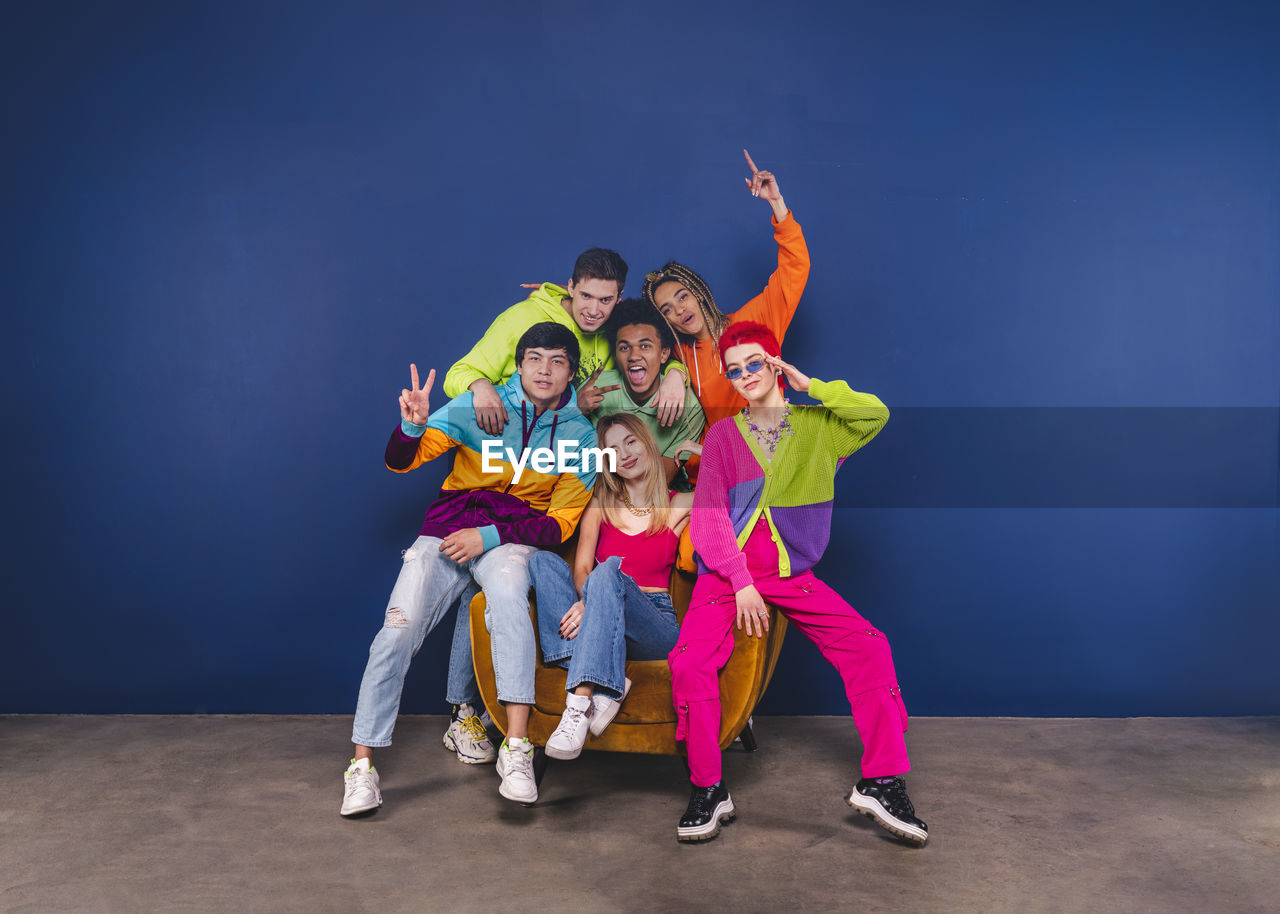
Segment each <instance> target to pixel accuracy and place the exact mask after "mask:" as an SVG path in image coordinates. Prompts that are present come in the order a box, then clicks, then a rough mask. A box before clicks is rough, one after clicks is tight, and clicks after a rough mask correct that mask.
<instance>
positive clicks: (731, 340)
mask: <svg viewBox="0 0 1280 914" xmlns="http://www.w3.org/2000/svg"><path fill="white" fill-rule="evenodd" d="M743 343H756V344H758V345H759V346H760V348H761V349H763V350H764V351H765V354H766V355H772V356H781V355H782V347H781V346H779V345H778V338H777V337H776V336H774V335H773V331H772V330H770V329H769V328H768V327H766V326H765V325H764V324H761V323H758V322H756V321H736V322H735V323H732V324H730V325H729V326H728V327H726V328H725V330H724V333H722V334H720V343H719V347H720V366H721V367H722V368H725V367H728V366H727V365H726V364H725V360H724V354H725V353H726V352H728V351H729V350H730V349H732V348H733V347H734V346H741V345H742V344H743ZM786 389H787V383H786V381H785V380H784V375H783V374H782V373H781V372H779V373H778V390H786Z"/></svg>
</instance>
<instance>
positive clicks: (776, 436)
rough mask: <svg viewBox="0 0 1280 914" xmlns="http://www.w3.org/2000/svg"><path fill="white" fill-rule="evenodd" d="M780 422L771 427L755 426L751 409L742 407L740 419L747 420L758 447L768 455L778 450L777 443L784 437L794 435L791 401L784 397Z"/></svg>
mask: <svg viewBox="0 0 1280 914" xmlns="http://www.w3.org/2000/svg"><path fill="white" fill-rule="evenodd" d="M782 404H783V406H782V421H781V422H779V423H778V424H777V425H774V426H771V427H762V426H759V425H756V424H755V422H754V421H752V419H751V407H750V406H744V407H742V417H743V418H744V419H746V420H747V425H748V426H749V427H750V428H751V433H752V434H753V435H755V436H756V440H757V441H758V442H760V447H761V448H763V449H764V450H766V451H768V452H769V454H770V455H772V454H773V453H774V451H776V450H777V449H778V442H779V441H781V440H782V437H783V436H784V435H790V434H793V433H794V431H795V430H794V429H793V428H792V427H791V423H790V422H789V421H788V420H789V419H790V418H791V401H790V400H788V399H787V398H786V397H783V398H782Z"/></svg>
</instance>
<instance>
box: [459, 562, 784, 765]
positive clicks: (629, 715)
mask: <svg viewBox="0 0 1280 914" xmlns="http://www.w3.org/2000/svg"><path fill="white" fill-rule="evenodd" d="M695 579H696V578H695V576H694V575H692V574H688V573H686V572H683V571H679V570H677V569H672V572H671V600H672V603H673V604H674V605H675V608H676V615H677V617H678V618H680V619H682V620H683V618H684V613H685V610H687V609H688V608H689V597H690V596H691V594H692V593H693V583H694V581H695ZM535 599H536V596H535V597H533V598H531V599H530V600H529V604H530V617H531V622H532V624H533V628H534V631H535V632H536V631H537V629H538V624H537V616H536V613H537V607H536V604H535V602H534V601H535ZM484 608H485V602H484V593H483V592H482V593H479V594H477V595H476V597H475V598H474V599H473V600H472V601H471V607H470V613H471V656H472V661H473V662H474V664H475V671H476V680H477V681H478V682H479V684H480V695H481V697H482V698H483V700H484V705H485V707H486V708H487V709H488V710H489V716H490V717H492V718H493V722H494V723H495V724H496V725H497V726H498V728H499V729H500V730H501V731H502V732H503V733H504V734H505V733H506V732H507V714H506V709H505V708H504V707H503V706H502V705H500V704H499V703H498V690H497V685H496V682H495V680H494V675H493V654H492V652H491V649H490V639H489V631H488V629H487V628H486V627H485V623H484ZM786 631H787V621H786V617H785V616H783V615H782V614H781V613H779V612H778V611H777V609H776V608H774V607H772V606H770V607H769V632H768V633H767V634H766V635H765V636H764V637H762V638H755V637H752V636H750V635H747V634H744V633H743V632H741V631H737V630H736V629H735V631H734V637H735V643H734V648H733V656H732V657H730V658H729V662H728V663H727V664H726V665H725V668H724V669H723V670H721V671H720V702H721V709H722V710H721V722H720V748H722V749H724V748H727V747H728V746H729V745H730V744H731V743H732V742H733V741H734V739H735V738H737V737H738V735H739V734H742V738H743V745H744V746H745V747H746V748H747V749H754V748H755V742H754V739H753V737H752V734H751V731H750V729H749V728H748V727H747V723H748V721H749V720H750V718H751V712H752V711H753V710H754V709H755V706H756V704H757V702H759V701H760V699H761V697H762V696H763V695H764V690H765V689H766V688H767V687H768V685H769V679H770V678H771V677H772V676H773V668H774V666H775V665H776V664H777V662H778V654H779V653H780V652H781V651H782V639H783V637H784V636H785V635H786ZM626 675H627V678H628V679H630V680H631V692H630V694H628V696H627V700H626V701H624V702H623V703H622V708H621V709H620V710H619V711H618V716H617V717H615V718H614V720H613V723H612V724H610V725H609V729H607V730H605V732H604V733H603V734H601V735H600V736H590V737H588V738H587V744H586V747H585V748H587V749H603V750H605V751H606V752H647V753H651V754H655V755H675V754H677V753H678V752H679V751H680V750H679V748H678V747H677V745H676V712H675V707H674V706H673V704H672V701H671V670H670V669H669V668H668V666H667V661H666V660H628V661H627V673H626ZM566 676H567V673H566V671H565V670H564V669H562V668H561V667H558V666H546V665H544V664H543V662H542V651H541V647H539V649H538V663H537V667H536V671H535V674H534V684H535V688H534V707H533V708H532V709H531V711H530V715H529V738H530V739H531V740H532V741H533V743H534V744H535V745H537V746H545V745H546V742H547V738H548V737H550V736H551V733H552V731H554V730H555V728H556V726H557V725H558V724H559V723H560V715H561V714H563V713H564V698H565V690H564V687H565V682H566Z"/></svg>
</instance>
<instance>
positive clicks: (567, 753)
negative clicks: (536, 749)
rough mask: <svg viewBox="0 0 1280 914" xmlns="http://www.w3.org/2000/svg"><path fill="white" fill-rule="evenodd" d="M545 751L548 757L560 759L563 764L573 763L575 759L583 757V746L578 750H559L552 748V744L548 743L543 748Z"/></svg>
mask: <svg viewBox="0 0 1280 914" xmlns="http://www.w3.org/2000/svg"><path fill="white" fill-rule="evenodd" d="M543 751H544V752H546V753H547V755H548V756H550V757H551V758H558V759H560V761H562V762H569V761H572V760H573V759H576V758H577V757H578V756H580V755H582V747H581V746H579V747H578V748H577V749H558V748H556V747H554V746H552V745H551V744H550V743H547V745H546V746H545V747H543Z"/></svg>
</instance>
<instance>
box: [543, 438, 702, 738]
mask: <svg viewBox="0 0 1280 914" xmlns="http://www.w3.org/2000/svg"><path fill="white" fill-rule="evenodd" d="M596 437H597V438H598V439H599V441H600V446H601V447H604V448H612V449H613V451H614V453H615V454H616V455H617V460H616V463H615V465H614V468H613V469H612V470H611V469H610V467H609V464H608V461H606V462H605V465H604V467H603V468H602V469H601V472H600V474H599V476H598V477H597V478H596V486H595V491H594V494H593V496H592V499H591V502H590V504H588V505H587V509H586V511H585V512H583V515H582V520H581V521H580V522H579V524H578V551H577V554H576V557H575V559H574V563H573V568H572V569H570V568H569V564H568V563H567V562H566V561H565V560H564V559H562V558H560V556H558V555H556V554H555V553H554V552H537V553H535V554H534V555H533V556H532V558H531V559H530V561H529V579H530V582H531V583H532V584H533V588H534V590H535V592H536V594H537V598H538V599H537V602H538V635H539V638H540V640H541V643H542V656H543V660H544V661H545V662H547V663H554V664H558V665H560V666H565V667H567V668H568V670H569V676H568V679H567V681H566V686H565V688H566V691H567V692H568V695H567V696H566V697H565V710H564V715H563V717H561V719H560V725H559V726H558V727H557V728H556V730H555V732H554V733H552V734H551V737H550V739H548V740H547V755H549V756H551V757H552V758H558V759H572V758H577V757H578V754H579V753H580V752H581V751H582V746H583V744H584V743H585V742H586V740H587V733H588V732H590V733H593V734H595V735H596V736H599V735H600V734H601V733H603V732H604V729H605V727H607V726H609V724H610V723H611V722H612V721H613V718H614V716H615V715H616V714H617V713H618V708H619V706H620V705H621V704H622V701H623V699H625V698H626V695H627V690H628V689H629V688H630V686H631V683H630V681H629V680H627V679H626V678H625V675H624V671H625V667H626V661H627V658H628V657H630V658H631V659H633V660H664V659H666V656H667V654H668V653H670V651H671V649H672V648H673V647H675V643H676V638H677V636H678V635H679V633H680V627H679V624H678V623H677V622H676V612H675V608H674V607H673V606H672V605H671V593H670V584H671V566H672V565H673V564H674V563H675V560H676V551H677V547H678V546H679V542H680V533H681V531H682V530H684V528H685V525H686V524H688V522H689V511H690V509H691V508H692V506H693V495H692V493H675V492H669V491H668V490H667V485H666V476H665V474H664V472H663V465H662V456H661V454H660V453H659V452H658V446H657V444H656V443H655V442H654V440H653V435H652V434H650V432H649V429H648V428H647V427H646V426H645V424H644V423H643V422H642V421H641V420H640V419H638V418H636V417H635V416H632V415H628V414H626V413H618V414H615V415H612V416H606V417H605V418H603V419H601V420H600V423H599V425H598V426H597V427H596Z"/></svg>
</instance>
